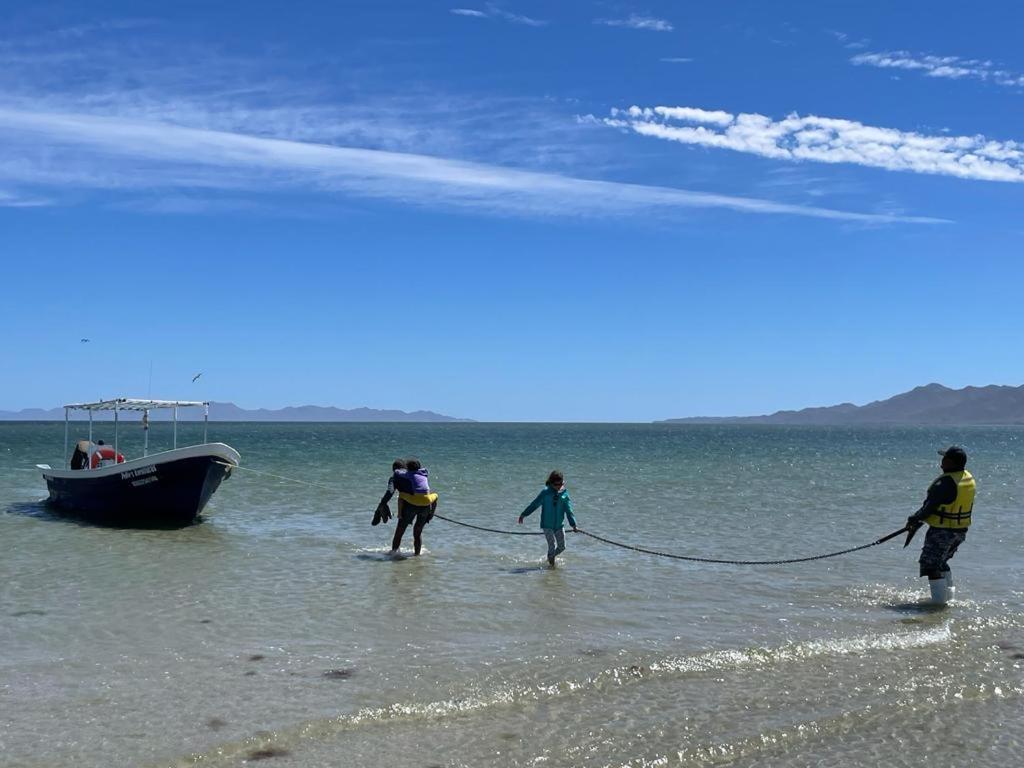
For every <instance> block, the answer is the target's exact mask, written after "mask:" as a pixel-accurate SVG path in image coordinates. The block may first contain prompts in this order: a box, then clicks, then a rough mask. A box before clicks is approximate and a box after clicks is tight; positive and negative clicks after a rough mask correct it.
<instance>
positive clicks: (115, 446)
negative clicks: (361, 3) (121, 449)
mask: <svg viewBox="0 0 1024 768" xmlns="http://www.w3.org/2000/svg"><path fill="white" fill-rule="evenodd" d="M114 463H115V464H117V404H116V403H115V404H114Z"/></svg>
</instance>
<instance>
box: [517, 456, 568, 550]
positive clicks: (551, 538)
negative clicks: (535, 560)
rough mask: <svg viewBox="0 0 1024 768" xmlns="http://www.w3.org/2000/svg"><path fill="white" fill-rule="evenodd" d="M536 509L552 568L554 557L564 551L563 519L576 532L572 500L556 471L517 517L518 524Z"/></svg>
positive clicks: (560, 475)
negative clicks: (567, 519) (538, 511)
mask: <svg viewBox="0 0 1024 768" xmlns="http://www.w3.org/2000/svg"><path fill="white" fill-rule="evenodd" d="M538 507H540V529H541V530H542V531H544V538H545V539H547V542H548V563H549V564H550V565H552V566H554V564H555V557H556V556H558V555H560V554H562V553H563V552H564V551H565V532H564V531H563V530H562V526H563V525H564V523H565V518H567V517H568V518H569V525H570V526H572V529H573V530H574V531H575V530H576V518H575V517H573V514H572V499H570V498H569V492H568V491H567V490H565V476H564V475H563V474H562V473H561V472H559V471H558V470H557V469H556V470H553V471H552V472H551V474H550V475H548V479H547V482H546V483H545V484H544V489H543V490H542V491H541V492H540V493H538V494H537V498H535V499H534V500H533V501H531V502H530V505H529V506H528V507H527V508H526V509H524V510H523V513H522V514H521V515H520V516H519V524H520V525H522V524H523V518H525V517H527V516H529V515H531V514H532V513H533V512H534V510H536V509H537V508H538ZM556 544H557V546H556Z"/></svg>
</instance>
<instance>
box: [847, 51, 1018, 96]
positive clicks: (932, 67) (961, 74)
mask: <svg viewBox="0 0 1024 768" xmlns="http://www.w3.org/2000/svg"><path fill="white" fill-rule="evenodd" d="M850 61H851V62H852V63H853V64H857V65H861V66H871V67H878V68H880V69H902V70H908V71H915V72H920V73H922V74H923V75H925V76H927V77H942V78H948V79H950V80H961V79H964V78H970V79H973V80H984V81H986V82H990V83H995V84H996V85H1003V86H1008V87H1017V88H1019V87H1022V86H1024V74H1021V73H1019V72H1011V71H1009V70H1007V69H1003V68H1001V67H999V66H997V65H996V64H995V63H994V62H992V61H987V60H986V61H983V60H981V59H964V58H961V57H960V56H934V55H931V54H913V53H910V52H909V51H888V52H884V53H859V54H857V55H856V56H854V57H853V58H851V59H850Z"/></svg>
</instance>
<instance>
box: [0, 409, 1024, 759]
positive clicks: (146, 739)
mask: <svg viewBox="0 0 1024 768" xmlns="http://www.w3.org/2000/svg"><path fill="white" fill-rule="evenodd" d="M63 429H64V427H63V424H45V425H40V424H14V423H8V424H0V436H2V438H3V439H2V440H0V445H2V446H3V448H0V511H3V512H6V514H2V515H0V526H2V534H0V535H2V540H3V542H4V557H3V558H0V617H2V622H0V648H2V649H3V653H2V654H0V711H2V712H4V715H5V716H4V718H0V747H2V751H0V755H2V757H0V765H4V766H55V765H60V766H63V765H68V766H70V765H75V766H109V765H153V766H158V765H191V764H195V763H198V764H200V765H211V766H222V765H223V766H229V765H241V764H242V763H243V761H244V760H246V759H247V758H249V757H251V756H252V755H253V753H254V751H256V750H260V749H270V750H279V751H280V753H279V754H278V755H277V756H276V757H273V758H272V759H269V760H268V762H267V764H269V765H280V766H346V765H353V766H357V765H371V764H373V765H388V766H406V765H409V766H425V765H444V766H479V765H510V766H526V765H543V766H576V765H586V766H623V765H630V766H642V765H707V764H729V765H744V766H745V765H769V764H770V765H780V766H804V765H817V764H821V765H835V764H843V765H878V764H882V763H885V764H888V765H894V766H902V765H935V764H936V762H939V763H940V764H954V765H959V764H968V763H970V764H973V765H980V766H989V765H991V766H997V765H998V766H1000V768H1004V766H1006V765H1014V764H1017V763H1019V762H1020V758H1021V756H1022V754H1024V746H1022V742H1024V726H1022V725H1021V723H1022V718H1021V717H1020V715H1021V711H1022V708H1021V704H1022V701H1024V698H1022V694H1024V680H1022V677H1024V668H1022V664H1024V660H1022V657H1024V606H1022V603H1024V581H1022V578H1021V577H1022V576H1024V565H1022V561H1021V556H1020V552H1021V544H1022V541H1024V524H1022V519H1021V499H1022V498H1024V479H1022V474H1021V468H1022V466H1024V430H1020V429H987V428H971V429H956V430H953V429H950V430H942V429H882V428H857V429H826V428H785V427H739V426H711V425H695V426H670V425H488V424H437V425H415V424H403V425H371V424H287V425H285V424H214V425H211V432H210V438H211V439H213V440H222V441H223V442H226V443H228V444H230V445H232V446H233V447H235V448H236V449H238V450H239V451H240V452H241V454H242V460H243V466H244V467H246V468H249V469H251V470H258V471H260V472H269V473H273V474H277V475H281V476H287V477H296V478H302V479H304V480H306V481H308V482H310V483H314V484H316V487H313V486H309V485H299V484H296V483H290V482H286V481H282V480H278V479H275V478H271V477H268V476H266V475H262V474H256V472H246V471H239V472H236V474H235V476H234V477H232V478H231V479H230V480H229V481H228V482H226V483H225V485H224V486H223V487H222V488H221V489H220V491H218V493H217V494H216V495H215V496H214V498H213V502H212V504H211V506H210V508H209V509H208V510H207V515H206V520H205V522H203V523H202V524H200V525H197V526H193V527H191V528H187V529H184V530H180V531H131V530H112V529H105V528H97V527H91V526H84V525H78V524H75V523H71V522H67V521H64V520H61V519H59V518H55V517H53V516H52V515H50V513H49V512H48V511H47V510H46V508H45V507H44V506H43V505H40V504H38V503H37V502H38V499H40V498H41V497H42V496H44V495H45V487H44V485H43V483H42V480H41V478H40V476H39V473H38V470H36V469H35V468H34V464H35V463H36V462H48V463H52V464H55V465H56V464H59V463H60V461H61V449H62V446H63ZM169 429H170V428H169V426H168V425H166V424H156V425H154V428H153V432H152V433H151V434H152V435H153V438H152V447H153V448H159V447H160V446H163V447H169V441H170V437H169V435H170V431H169ZM123 430H124V431H122V434H121V441H122V443H121V447H122V450H124V451H125V452H126V453H128V454H129V455H130V456H131V455H135V454H136V453H137V452H138V450H139V447H140V446H139V443H138V439H139V435H138V433H137V432H136V430H137V427H133V426H128V427H123ZM200 434H201V430H200V429H199V427H197V426H196V425H185V426H183V427H182V428H181V432H180V433H179V442H180V443H182V444H184V443H189V442H194V441H196V440H198V438H199V436H200ZM98 436H103V435H102V433H98ZM107 437H108V439H109V436H107ZM951 442H961V443H963V444H965V445H966V447H967V448H968V451H969V452H970V455H971V461H970V468H971V470H972V471H973V472H974V473H975V475H976V476H977V477H978V479H979V497H978V502H977V505H976V509H977V523H976V525H975V527H974V528H973V529H972V531H971V533H970V536H969V538H968V540H967V542H966V544H965V545H964V546H963V548H962V550H961V552H960V554H958V556H957V558H956V559H955V560H954V563H953V567H954V572H955V573H956V578H957V581H958V591H959V598H960V599H959V600H958V602H957V603H956V604H955V605H954V606H952V607H950V608H949V609H948V610H945V611H941V612H930V611H925V610H920V609H917V608H915V607H914V605H913V604H914V603H915V602H916V601H917V600H918V599H919V598H921V597H922V596H923V594H924V591H925V589H926V587H925V585H924V582H923V580H921V581H919V580H918V579H917V578H916V573H917V566H916V558H917V546H913V547H912V548H911V549H908V550H904V549H902V548H901V542H899V541H893V542H891V543H889V544H886V545H883V546H880V547H875V548H872V549H869V550H866V551H863V552H859V553H855V554H852V555H849V556H846V557H842V558H838V559H834V560H826V561H822V562H818V563H811V564H803V565H794V566H778V567H762V568H750V567H740V566H722V565H703V564H693V563H685V562H678V561H669V560H660V559H657V558H652V557H649V556H645V555H640V554H636V553H630V552H626V551H623V550H618V549H614V548H610V547H607V546H606V545H603V544H600V543H598V542H595V541H592V540H587V539H583V538H581V537H578V536H570V537H569V551H568V552H567V554H566V556H565V558H564V561H563V562H562V564H561V566H560V567H559V568H558V569H556V570H549V569H547V568H545V567H541V565H542V561H543V554H544V552H543V549H544V545H543V539H541V538H540V537H525V536H524V537H505V536H497V535H489V534H484V533H479V532H476V531H472V530H468V529H464V528H458V527H454V526H452V525H450V524H448V523H445V522H444V521H440V520H438V521H435V522H433V523H431V525H429V526H428V527H427V529H426V533H425V540H426V548H427V552H426V554H425V556H423V557H421V558H418V559H415V558H410V559H407V560H403V561H399V562H390V561H386V560H383V559H382V557H381V554H382V552H383V551H384V550H385V549H386V548H387V546H388V543H389V541H390V535H391V533H392V531H393V528H392V527H391V526H381V527H379V528H372V527H371V526H370V525H369V519H370V516H371V514H372V510H373V507H374V505H375V504H376V501H377V499H378V498H379V496H380V494H381V493H382V492H383V489H384V484H385V482H386V478H387V474H388V469H389V467H390V462H391V459H393V458H394V457H396V456H403V455H410V454H412V455H418V456H419V457H420V458H422V459H423V460H424V463H425V464H426V465H427V466H428V467H429V468H430V470H431V479H432V484H433V486H434V488H435V489H436V490H437V491H439V492H440V493H441V504H442V506H441V508H440V510H439V511H441V512H442V513H443V514H446V515H448V516H451V517H453V518H457V519H462V520H466V521H468V522H473V523H477V524H482V525H486V526H494V527H499V528H504V527H507V528H514V527H515V518H516V516H517V514H518V512H519V511H520V510H521V509H522V507H523V506H524V505H525V504H526V503H527V502H528V501H529V500H530V499H532V497H533V495H534V494H535V493H536V491H537V490H538V489H539V488H540V486H541V484H542V482H543V479H544V477H545V476H546V474H547V472H548V471H549V470H550V469H552V468H555V467H557V468H560V469H562V470H563V471H564V472H565V473H566V477H567V485H568V487H569V489H570V492H571V493H572V496H573V500H574V503H575V505H576V508H577V512H578V517H579V521H580V524H581V526H583V527H586V528H588V529H591V530H593V531H594V532H597V533H600V534H602V535H605V536H609V537H611V538H614V539H619V540H622V541H626V542H630V543H636V544H644V545H647V546H653V547H655V548H659V549H665V550H668V551H674V552H679V553H684V554H695V555H704V556H714V557H727V558H732V557H735V558H746V557H753V558H758V559H762V558H764V559H768V558H776V557H779V558H782V557H789V556H799V555H808V554H815V553H817V552H823V551H831V550H836V549H842V548H845V547H849V546H854V545H857V544H861V543H866V542H868V541H871V540H873V539H875V538H876V537H878V536H879V535H881V534H884V533H887V532H889V531H892V530H895V529H896V528H899V527H900V526H901V525H902V523H903V520H904V519H905V517H906V515H907V514H908V513H910V512H912V511H913V510H914V509H916V508H917V506H918V505H919V504H920V501H921V498H922V497H923V494H924V490H925V488H926V487H927V484H928V483H929V482H930V481H931V480H932V479H933V477H934V476H935V475H936V474H937V472H938V468H937V462H938V456H937V455H936V454H935V449H936V448H937V447H944V446H945V445H947V444H949V443H951ZM536 524H537V523H536V516H535V517H534V518H531V519H528V521H527V525H529V526H534V525H536ZM409 536H411V532H410V534H409ZM409 536H407V538H409ZM406 544H407V545H408V546H411V540H408V541H407V542H406ZM917 544H918V542H915V545H917ZM257 657H259V658H257ZM1015 657H1017V658H1015ZM331 671H335V672H336V674H333V675H325V673H329V672H331ZM285 753H287V754H285Z"/></svg>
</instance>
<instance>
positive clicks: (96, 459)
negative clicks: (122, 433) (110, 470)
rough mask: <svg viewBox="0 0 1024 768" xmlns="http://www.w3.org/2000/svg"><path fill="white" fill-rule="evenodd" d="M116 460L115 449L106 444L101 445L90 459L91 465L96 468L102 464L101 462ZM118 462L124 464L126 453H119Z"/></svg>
mask: <svg viewBox="0 0 1024 768" xmlns="http://www.w3.org/2000/svg"><path fill="white" fill-rule="evenodd" d="M113 460H114V449H113V448H110V447H109V446H106V445H101V446H100V447H98V448H97V449H96V450H95V451H93V452H92V458H91V459H90V460H89V466H90V467H92V468H93V469H96V468H98V467H99V466H100V462H103V461H113ZM117 463H118V464H124V454H121V453H119V454H117Z"/></svg>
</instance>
